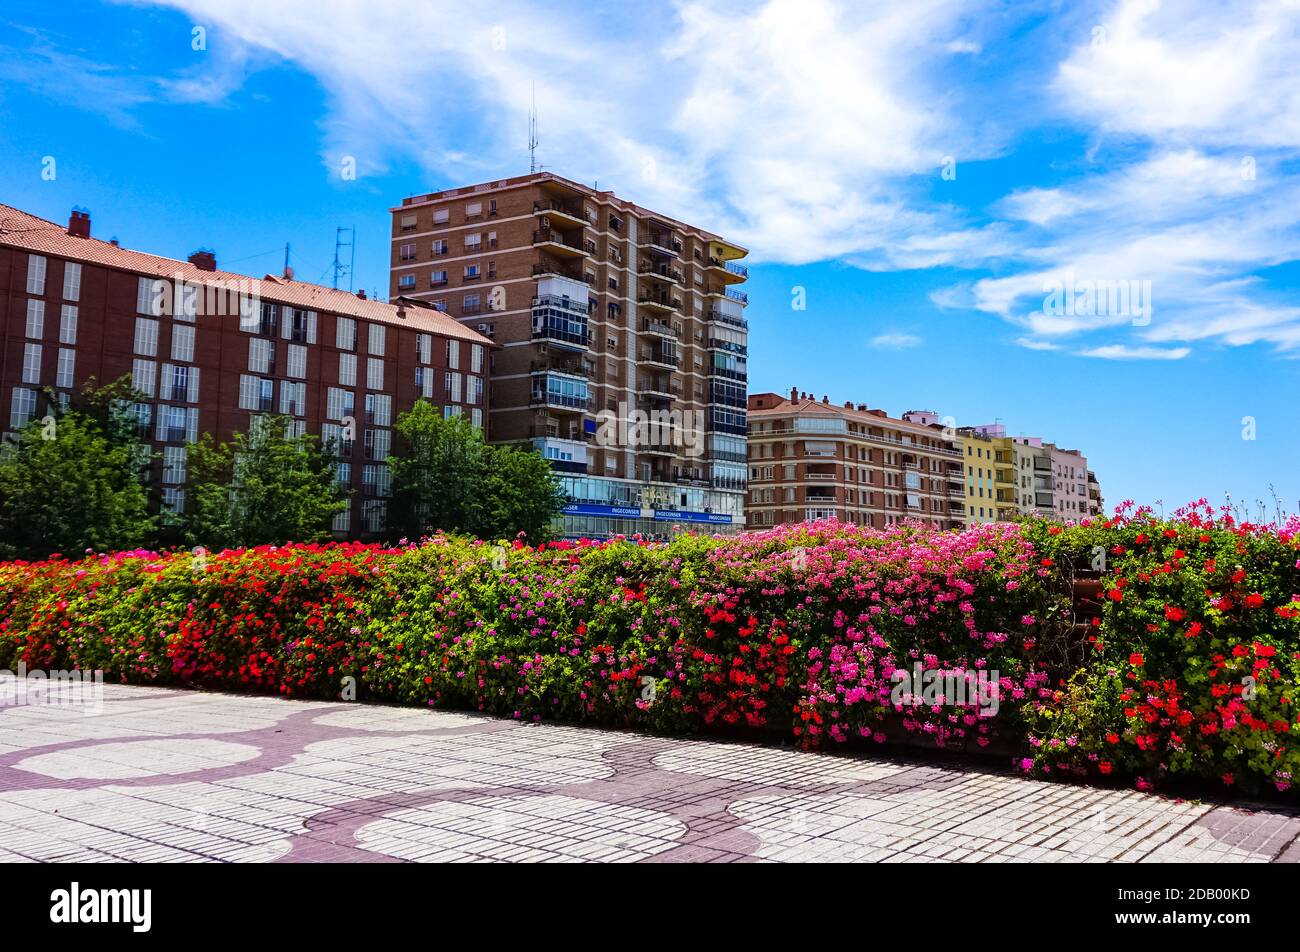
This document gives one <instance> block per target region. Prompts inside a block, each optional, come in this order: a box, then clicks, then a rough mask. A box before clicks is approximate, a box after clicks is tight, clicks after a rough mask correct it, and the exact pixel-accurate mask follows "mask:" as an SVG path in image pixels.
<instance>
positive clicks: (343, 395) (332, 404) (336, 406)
mask: <svg viewBox="0 0 1300 952" xmlns="http://www.w3.org/2000/svg"><path fill="white" fill-rule="evenodd" d="M354 399H355V397H354V395H353V393H352V391H351V390H341V389H339V388H338V387H330V388H329V390H328V391H326V400H325V403H326V406H325V415H326V416H327V417H329V418H330V419H331V420H339V421H340V422H341V421H343V420H344V419H346V418H347V417H350V416H352V414H353V412H354V411H353V408H354V407H355V403H354Z"/></svg>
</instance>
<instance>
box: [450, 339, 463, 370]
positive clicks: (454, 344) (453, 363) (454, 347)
mask: <svg viewBox="0 0 1300 952" xmlns="http://www.w3.org/2000/svg"><path fill="white" fill-rule="evenodd" d="M447 366H448V367H450V368H451V369H452V370H459V369H460V341H458V340H452V339H450V338H449V339H448V340H447Z"/></svg>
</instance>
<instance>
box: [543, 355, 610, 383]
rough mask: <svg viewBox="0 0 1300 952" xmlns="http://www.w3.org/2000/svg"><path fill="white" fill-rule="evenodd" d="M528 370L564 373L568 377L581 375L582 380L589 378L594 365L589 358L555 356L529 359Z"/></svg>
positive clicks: (593, 370) (593, 372)
mask: <svg viewBox="0 0 1300 952" xmlns="http://www.w3.org/2000/svg"><path fill="white" fill-rule="evenodd" d="M528 371H529V373H535V374H536V373H553V374H566V375H568V376H570V377H581V378H582V379H584V380H590V379H591V378H592V375H593V374H595V372H596V367H595V365H594V364H593V363H592V362H591V361H589V360H580V359H576V358H574V359H565V358H563V357H558V356H556V357H551V358H549V359H545V360H533V361H529V364H528Z"/></svg>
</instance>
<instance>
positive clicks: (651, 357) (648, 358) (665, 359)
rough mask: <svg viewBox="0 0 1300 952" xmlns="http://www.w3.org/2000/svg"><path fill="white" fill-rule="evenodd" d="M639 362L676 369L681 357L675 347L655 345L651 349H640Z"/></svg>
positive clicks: (679, 364)
mask: <svg viewBox="0 0 1300 952" xmlns="http://www.w3.org/2000/svg"><path fill="white" fill-rule="evenodd" d="M641 363H643V364H651V365H653V366H656V367H665V368H667V369H669V370H676V369H677V368H678V367H680V366H681V357H679V356H678V355H677V349H676V347H674V346H668V347H655V348H652V349H651V350H647V351H642V353H641Z"/></svg>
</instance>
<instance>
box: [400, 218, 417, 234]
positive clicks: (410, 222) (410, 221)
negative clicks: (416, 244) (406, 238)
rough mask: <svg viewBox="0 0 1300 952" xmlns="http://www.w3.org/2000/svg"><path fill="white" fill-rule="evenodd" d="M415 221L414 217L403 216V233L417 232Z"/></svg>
mask: <svg viewBox="0 0 1300 952" xmlns="http://www.w3.org/2000/svg"><path fill="white" fill-rule="evenodd" d="M415 221H416V218H415V216H414V215H403V216H402V221H401V229H402V231H415Z"/></svg>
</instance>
